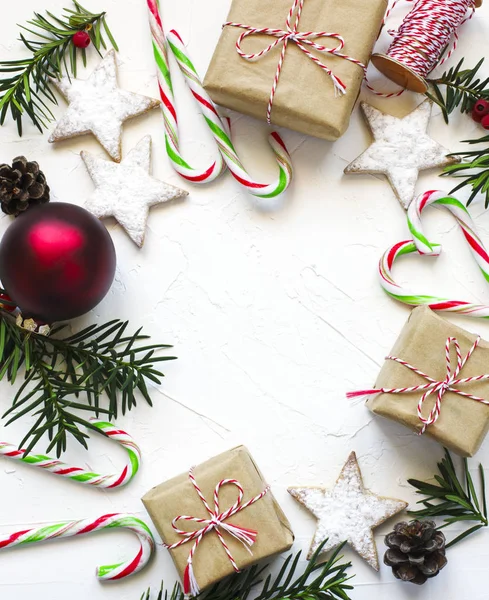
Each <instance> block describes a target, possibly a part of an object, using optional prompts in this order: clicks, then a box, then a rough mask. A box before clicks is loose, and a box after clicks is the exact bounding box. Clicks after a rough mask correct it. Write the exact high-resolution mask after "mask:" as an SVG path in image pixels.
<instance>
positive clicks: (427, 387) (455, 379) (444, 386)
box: [346, 337, 489, 435]
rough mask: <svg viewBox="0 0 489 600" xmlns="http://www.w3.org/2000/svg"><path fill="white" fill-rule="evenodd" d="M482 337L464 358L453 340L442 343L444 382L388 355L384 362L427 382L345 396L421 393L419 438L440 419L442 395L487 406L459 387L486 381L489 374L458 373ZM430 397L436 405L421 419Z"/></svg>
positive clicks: (486, 402) (369, 396)
mask: <svg viewBox="0 0 489 600" xmlns="http://www.w3.org/2000/svg"><path fill="white" fill-rule="evenodd" d="M480 340H481V338H480V337H478V338H477V339H476V341H475V342H474V344H473V346H472V347H471V348H470V350H469V351H468V352H467V355H466V356H465V357H463V358H462V353H461V350H460V345H459V343H458V341H457V339H456V338H454V337H449V338H448V339H447V342H446V344H445V360H446V364H447V374H446V377H445V379H444V380H443V381H436V380H435V379H433V378H432V377H430V376H429V375H427V374H426V373H423V371H421V370H420V369H417V368H416V367H413V365H411V364H409V363H408V362H406V361H405V360H402V359H401V358H398V357H396V356H387V357H386V360H393V361H395V362H397V363H398V364H400V365H402V366H403V367H406V368H407V369H409V370H410V371H413V372H414V373H416V374H417V375H419V376H420V377H422V378H423V379H426V380H427V381H428V382H429V383H426V384H424V385H415V386H412V387H403V388H377V389H376V388H373V389H370V390H360V391H358V392H349V393H348V394H347V395H346V396H347V398H349V399H352V398H362V399H368V398H371V397H373V396H376V395H378V394H412V393H414V392H419V391H422V392H424V393H423V395H422V396H421V399H420V401H419V403H418V407H417V413H418V418H419V420H420V422H421V424H422V426H421V429H420V432H419V434H420V435H422V434H424V433H425V432H426V430H427V428H428V427H430V426H431V425H434V424H435V423H436V422H437V421H438V419H439V418H440V414H441V410H442V402H443V396H444V395H445V394H446V393H447V392H452V393H453V394H457V395H458V396H461V397H463V398H468V399H470V400H474V401H475V402H480V403H481V404H485V405H489V400H486V399H485V398H481V397H480V396H474V395H473V394H468V393H466V392H463V391H461V390H459V389H458V388H459V386H463V385H466V384H467V383H471V382H474V381H486V380H488V379H489V374H486V375H476V376H474V377H465V378H463V379H461V378H459V375H460V371H461V370H462V369H463V368H464V366H465V365H466V364H467V361H468V360H469V359H470V357H471V356H472V354H473V353H474V351H475V350H476V349H477V347H478V345H479V343H480ZM452 344H453V346H454V348H455V352H456V355H457V366H456V367H455V369H453V370H452V365H451V356H450V348H451V345H452ZM431 394H436V400H435V405H434V406H433V409H432V410H431V412H430V414H429V415H428V417H425V416H423V406H424V403H425V402H426V401H427V400H428V398H429V397H430V396H431Z"/></svg>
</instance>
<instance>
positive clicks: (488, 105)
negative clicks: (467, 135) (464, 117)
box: [472, 100, 489, 123]
mask: <svg viewBox="0 0 489 600" xmlns="http://www.w3.org/2000/svg"><path fill="white" fill-rule="evenodd" d="M486 115H489V102H488V101H487V100H477V102H476V103H475V104H474V108H473V109H472V118H473V119H474V121H476V122H477V123H480V122H481V120H482V118H483V117H485V116H486Z"/></svg>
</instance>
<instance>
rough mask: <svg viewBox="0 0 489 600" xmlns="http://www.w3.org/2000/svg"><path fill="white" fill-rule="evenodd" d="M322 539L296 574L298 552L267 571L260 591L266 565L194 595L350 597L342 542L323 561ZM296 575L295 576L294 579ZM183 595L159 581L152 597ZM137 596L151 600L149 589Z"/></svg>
mask: <svg viewBox="0 0 489 600" xmlns="http://www.w3.org/2000/svg"><path fill="white" fill-rule="evenodd" d="M327 541H328V540H325V541H324V542H323V543H322V544H321V545H320V546H319V548H318V549H317V550H316V552H314V554H313V556H312V557H311V560H310V561H308V563H307V565H306V568H305V570H304V572H303V573H302V574H301V575H299V576H297V575H296V573H297V566H298V563H299V560H300V557H301V552H299V553H298V554H296V555H295V557H294V556H293V555H290V556H288V557H287V558H286V560H285V562H284V564H283V566H282V568H281V569H280V572H279V574H278V575H277V576H276V577H272V575H268V577H267V578H266V579H265V582H264V583H263V585H262V589H261V591H258V590H257V586H259V585H260V584H261V583H262V579H261V577H262V575H263V572H264V571H265V570H267V569H268V565H266V566H265V567H258V566H256V565H255V566H253V567H251V568H250V569H247V570H245V571H243V572H242V573H236V574H234V575H231V576H230V577H228V578H227V579H225V580H224V581H222V582H219V583H217V584H216V585H215V586H213V587H212V588H211V589H209V590H208V591H205V592H202V593H201V594H199V595H198V596H197V598H198V599H199V600H247V598H248V597H249V596H250V594H251V593H252V592H253V598H254V599H255V600H338V599H339V600H350V597H349V596H348V593H347V592H348V591H349V590H352V589H353V586H352V585H349V584H348V583H347V582H348V581H349V580H350V579H351V578H352V577H353V576H348V575H347V570H348V569H349V568H350V567H351V563H350V562H348V563H343V562H341V561H342V559H343V556H340V553H341V551H342V549H343V546H344V545H345V544H344V543H343V544H341V546H340V547H339V548H338V549H337V550H336V551H335V552H334V553H333V554H332V555H331V557H330V558H329V559H328V560H327V561H326V562H320V560H319V557H320V555H321V554H322V551H323V547H324V545H325V544H326V543H327ZM294 577H296V579H294ZM184 598H185V596H184V593H183V591H182V589H181V587H180V585H179V584H176V585H175V586H174V588H173V590H172V591H171V592H168V591H167V590H164V589H163V584H162V587H161V590H160V592H159V594H158V596H157V597H156V598H155V600H184ZM141 600H151V591H150V590H148V591H147V592H145V593H143V595H142V596H141Z"/></svg>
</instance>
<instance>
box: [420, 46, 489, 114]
mask: <svg viewBox="0 0 489 600" xmlns="http://www.w3.org/2000/svg"><path fill="white" fill-rule="evenodd" d="M463 63H464V59H462V60H461V61H460V62H459V63H458V65H457V66H455V67H452V68H451V69H449V70H448V71H446V72H445V73H443V75H442V76H441V77H438V78H436V79H428V82H429V83H430V84H431V86H432V92H430V91H428V92H426V96H427V97H428V98H429V99H430V100H432V101H433V102H434V103H435V104H437V105H438V106H439V107H440V108H441V110H442V113H443V118H444V119H445V122H446V123H447V124H448V120H449V115H450V114H451V113H452V112H453V111H454V110H455V109H456V108H459V107H460V110H461V112H463V113H468V112H471V111H472V109H473V108H474V104H475V103H476V102H477V100H480V99H482V98H484V99H489V77H487V78H485V79H481V78H479V75H478V74H479V70H480V68H481V67H482V65H483V63H484V59H483V58H481V60H480V61H479V62H478V63H477V64H476V66H475V67H474V68H473V69H462V66H463ZM440 87H444V88H445V93H444V94H443V93H442V91H441V89H440Z"/></svg>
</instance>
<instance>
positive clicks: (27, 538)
mask: <svg viewBox="0 0 489 600" xmlns="http://www.w3.org/2000/svg"><path fill="white" fill-rule="evenodd" d="M110 529H127V530H129V531H132V532H133V533H135V534H136V535H137V537H138V539H139V550H138V552H137V554H136V556H135V557H134V558H131V559H130V560H126V561H123V562H115V563H112V564H109V565H104V566H101V567H97V573H96V574H97V578H98V579H99V580H100V581H116V580H118V579H123V578H124V577H129V576H130V575H134V573H137V572H138V571H141V569H144V567H145V566H146V565H147V564H148V561H149V559H150V558H151V556H152V555H153V552H154V549H155V541H154V538H153V534H152V533H151V531H150V529H149V527H148V526H147V525H146V523H144V521H141V519H139V518H138V517H136V516H135V515H131V514H122V513H115V514H110V515H103V516H102V517H99V518H97V519H83V520H81V521H63V522H59V523H48V524H45V525H43V526H42V527H37V528H34V529H23V530H21V531H16V532H15V533H11V534H8V535H0V549H2V548H5V549H6V548H13V547H14V546H25V545H30V544H38V543H40V542H47V541H49V540H54V539H61V538H67V537H75V536H79V535H85V534H86V533H94V532H96V531H105V530H110Z"/></svg>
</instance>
